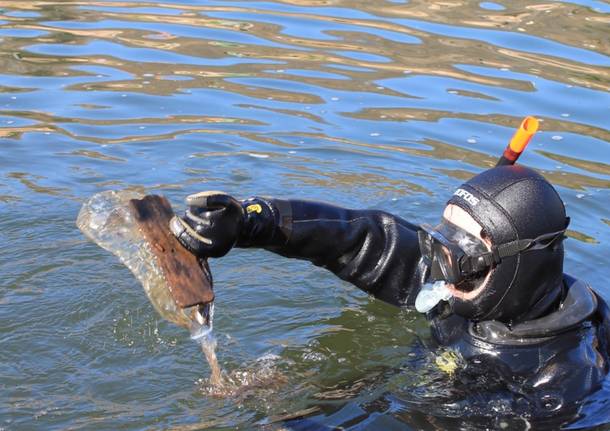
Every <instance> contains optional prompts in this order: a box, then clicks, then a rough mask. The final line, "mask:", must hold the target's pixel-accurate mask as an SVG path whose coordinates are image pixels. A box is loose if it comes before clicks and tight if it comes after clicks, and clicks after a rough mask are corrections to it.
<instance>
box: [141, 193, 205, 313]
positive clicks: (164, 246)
mask: <svg viewBox="0 0 610 431" xmlns="http://www.w3.org/2000/svg"><path fill="white" fill-rule="evenodd" d="M129 204H130V207H131V210H132V212H133V215H134V216H135V219H136V222H137V224H138V226H139V228H140V229H141V231H142V234H143V235H144V237H145V238H146V240H147V241H148V242H149V243H150V245H151V249H152V251H153V253H154V254H155V256H156V257H157V260H158V262H159V265H160V266H161V270H162V271H163V274H164V275H165V279H166V280H167V283H168V287H169V290H170V293H171V295H172V298H173V299H174V301H175V302H176V304H177V305H178V306H179V307H181V308H186V307H192V306H194V305H197V304H207V303H208V302H211V301H212V300H213V299H214V292H213V290H212V277H211V276H210V271H209V267H208V265H207V261H201V263H200V261H199V260H198V259H197V258H196V257H195V256H194V255H193V254H191V253H190V252H189V251H188V250H187V249H185V248H184V247H183V246H182V245H181V244H180V243H179V242H178V240H177V239H176V237H174V235H172V233H171V231H170V230H169V221H170V220H171V218H172V217H173V216H174V212H173V210H172V207H171V205H170V203H169V201H168V200H167V199H166V198H165V197H163V196H157V195H147V196H144V197H143V198H142V199H132V200H131V201H129Z"/></svg>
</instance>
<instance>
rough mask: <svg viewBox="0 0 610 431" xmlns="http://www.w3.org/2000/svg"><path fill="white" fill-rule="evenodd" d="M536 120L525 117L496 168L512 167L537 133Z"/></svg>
mask: <svg viewBox="0 0 610 431" xmlns="http://www.w3.org/2000/svg"><path fill="white" fill-rule="evenodd" d="M538 124H539V123H538V120H537V119H536V118H535V117H525V118H524V119H523V121H522V122H521V125H519V128H518V129H517V131H516V132H515V134H514V135H513V137H512V139H511V140H510V142H509V144H508V145H507V146H506V148H505V149H504V153H503V154H502V157H500V159H499V160H498V163H497V164H496V166H505V165H514V164H515V162H516V161H517V159H518V158H519V156H521V153H523V151H524V150H525V147H527V144H529V142H530V139H532V136H534V134H535V133H536V132H537V131H538Z"/></svg>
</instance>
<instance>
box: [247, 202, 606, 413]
mask: <svg viewBox="0 0 610 431" xmlns="http://www.w3.org/2000/svg"><path fill="white" fill-rule="evenodd" d="M256 199H260V198H256ZM264 201H266V202H267V203H268V204H269V205H270V207H271V208H272V210H273V212H274V217H273V218H274V227H273V228H272V229H263V230H260V231H258V232H253V235H252V236H251V238H252V240H251V242H249V243H247V244H246V243H242V244H239V246H241V247H252V246H258V247H263V248H265V249H267V250H270V251H273V252H275V253H277V254H280V255H282V256H287V257H292V258H299V259H306V260H309V261H311V262H312V263H313V264H315V265H317V266H320V267H323V268H326V269H328V270H330V271H332V272H333V273H335V274H336V275H337V276H338V277H340V278H341V279H343V280H346V281H349V282H351V283H353V284H354V285H356V286H357V287H359V288H360V289H362V290H364V291H366V292H368V293H370V294H372V295H374V296H375V297H377V298H379V299H381V300H383V301H386V302H389V303H391V304H395V305H398V306H411V305H413V303H414V300H415V297H416V296H417V294H418V292H419V290H420V287H421V286H422V284H423V281H424V277H425V271H426V267H425V265H423V263H422V262H421V259H420V252H419V247H418V241H417V233H416V232H417V230H418V227H417V226H416V225H414V224H411V223H409V222H407V221H405V220H402V219H400V218H399V217H396V216H393V215H391V214H389V213H387V212H383V211H374V210H349V209H344V208H339V207H336V206H331V205H327V204H323V203H318V202H310V201H300V200H290V201H286V200H279V199H264ZM562 290H563V292H562V297H561V299H560V301H559V302H558V303H557V304H555V306H554V307H553V309H552V310H550V311H548V312H547V313H546V314H544V315H542V316H536V318H535V319H530V320H527V321H524V322H520V323H519V324H516V325H513V326H512V327H510V328H509V327H508V326H507V325H505V324H503V323H501V322H498V321H481V322H473V321H468V320H466V319H464V318H462V317H460V316H458V315H456V314H451V313H447V312H443V309H442V307H436V309H435V310H433V312H431V313H429V314H428V316H427V317H428V318H429V319H430V323H431V329H432V334H433V339H434V340H435V342H436V343H438V346H441V347H442V348H444V349H451V350H452V351H455V352H458V353H459V355H460V356H461V358H462V359H463V362H464V364H465V366H463V367H461V368H460V370H459V371H458V373H457V374H456V377H455V378H454V383H455V384H456V385H457V386H460V385H462V386H469V385H473V386H475V387H476V386H477V382H479V383H480V384H481V388H483V389H484V390H485V391H486V393H487V394H491V393H492V392H494V391H495V392H497V393H500V392H502V391H508V392H510V393H511V394H512V399H513V400H514V403H515V404H514V405H512V407H511V408H512V409H513V411H514V412H515V413H518V412H519V411H523V412H524V413H526V414H527V413H528V412H529V413H530V414H532V412H533V411H535V412H536V413H533V414H534V415H540V414H542V415H544V413H545V412H547V413H548V415H553V414H561V413H560V411H561V412H563V411H566V410H571V407H572V408H573V407H576V406H577V405H578V404H579V402H580V401H582V400H583V399H584V398H585V397H586V396H587V395H588V394H591V393H593V392H594V391H596V390H597V389H598V388H599V387H600V385H601V382H602V381H603V379H604V377H605V375H606V374H607V372H608V363H609V362H608V360H609V354H608V346H609V343H608V334H609V333H610V330H609V329H610V328H609V325H610V317H609V316H610V314H609V311H608V307H607V305H606V304H605V302H604V301H603V300H602V299H601V298H600V297H599V296H598V295H596V294H595V293H594V292H593V291H592V290H591V289H590V288H589V287H588V286H587V285H586V284H585V283H583V282H581V281H577V280H575V279H573V278H571V277H569V276H567V275H565V276H564V282H563V289H562ZM481 377H484V379H481ZM490 382H491V383H490ZM481 388H479V389H476V390H477V391H480V390H481ZM457 392H459V391H457ZM469 392H470V393H472V391H464V394H466V393H469ZM515 395H516V396H515ZM489 396H490V397H491V395H489ZM464 399H467V395H466V398H464ZM453 401H455V400H453ZM519 403H522V404H523V405H521V406H520V405H519Z"/></svg>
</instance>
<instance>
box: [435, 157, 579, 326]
mask: <svg viewBox="0 0 610 431" xmlns="http://www.w3.org/2000/svg"><path fill="white" fill-rule="evenodd" d="M447 204H454V205H457V206H459V207H460V208H462V209H464V210H465V211H466V212H467V213H468V214H470V215H471V216H472V218H474V219H475V220H476V221H477V222H478V223H479V224H480V225H481V226H482V227H483V234H484V235H485V236H486V237H487V238H489V239H490V240H491V242H492V244H494V245H499V244H503V243H508V242H510V241H515V240H520V239H528V238H536V237H538V236H540V235H543V234H548V233H551V232H557V231H561V230H563V229H565V228H566V227H567V224H568V222H569V219H568V218H566V213H565V207H564V205H563V202H562V200H561V198H560V197H559V195H558V193H557V191H556V190H555V189H554V188H553V186H552V185H551V184H550V183H549V182H548V181H547V180H545V179H544V177H542V176H541V175H540V174H538V173H537V172H535V171H534V170H532V169H529V168H526V167H523V166H520V165H512V166H500V167H495V168H492V169H489V170H487V171H485V172H482V173H480V174H478V175H476V176H475V177H473V178H471V179H470V180H469V181H467V182H466V183H464V184H462V185H461V186H460V187H459V188H458V189H457V190H456V191H455V193H454V194H453V196H452V197H451V199H450V200H449V201H448V202H447ZM562 279H563V244H562V238H558V239H557V240H556V241H554V242H553V243H552V244H551V246H549V247H547V248H543V249H539V250H527V251H524V252H521V253H519V254H517V255H515V256H510V257H507V258H505V259H502V261H501V262H500V263H499V264H497V265H496V266H495V267H493V268H492V269H491V275H490V278H489V280H488V282H487V284H486V286H485V288H484V289H483V291H482V292H481V293H480V294H479V295H478V296H477V297H476V298H474V299H473V300H470V301H465V300H462V299H459V298H455V297H454V298H452V299H451V307H452V310H453V312H454V313H456V314H458V315H460V316H463V317H466V318H468V319H472V320H499V321H502V322H505V323H518V322H521V321H524V320H529V319H533V318H536V317H539V316H541V315H543V314H544V313H545V312H547V311H548V310H549V308H550V307H552V306H553V305H555V304H556V303H557V301H558V299H559V297H560V295H561V293H562Z"/></svg>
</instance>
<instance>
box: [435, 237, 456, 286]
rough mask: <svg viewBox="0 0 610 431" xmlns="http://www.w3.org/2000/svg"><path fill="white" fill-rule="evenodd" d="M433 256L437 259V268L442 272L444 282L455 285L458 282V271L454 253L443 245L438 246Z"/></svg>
mask: <svg viewBox="0 0 610 431" xmlns="http://www.w3.org/2000/svg"><path fill="white" fill-rule="evenodd" d="M435 256H436V257H437V259H438V263H439V266H440V268H441V271H442V272H443V276H444V277H445V280H446V281H448V282H449V283H456V282H458V281H459V279H460V278H461V277H460V269H459V266H458V264H457V261H456V257H455V255H454V253H452V251H451V250H450V249H449V248H448V247H447V246H445V245H442V244H439V246H438V247H437V253H435Z"/></svg>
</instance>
